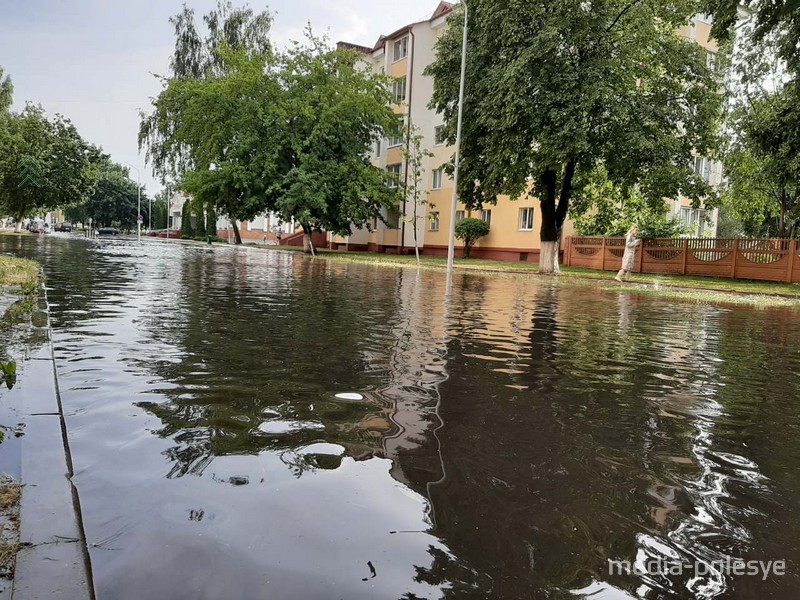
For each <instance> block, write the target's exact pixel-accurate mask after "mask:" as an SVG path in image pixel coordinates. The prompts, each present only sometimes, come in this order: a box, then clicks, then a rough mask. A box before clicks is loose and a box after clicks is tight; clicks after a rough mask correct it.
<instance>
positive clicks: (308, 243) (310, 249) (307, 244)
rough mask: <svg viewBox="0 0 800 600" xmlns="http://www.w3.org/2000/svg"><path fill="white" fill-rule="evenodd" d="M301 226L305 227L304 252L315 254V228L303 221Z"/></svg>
mask: <svg viewBox="0 0 800 600" xmlns="http://www.w3.org/2000/svg"><path fill="white" fill-rule="evenodd" d="M300 226H301V227H302V228H303V252H305V253H306V254H310V255H311V256H314V241H313V240H312V239H311V234H312V233H313V230H312V229H311V226H310V225H307V224H303V223H301V224H300Z"/></svg>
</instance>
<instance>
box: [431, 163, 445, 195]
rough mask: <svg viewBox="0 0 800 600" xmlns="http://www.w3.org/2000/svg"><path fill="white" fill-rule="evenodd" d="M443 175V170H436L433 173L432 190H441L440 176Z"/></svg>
mask: <svg viewBox="0 0 800 600" xmlns="http://www.w3.org/2000/svg"><path fill="white" fill-rule="evenodd" d="M443 173H444V169H441V168H440V169H436V170H435V171H434V172H433V186H432V188H433V189H434V190H440V189H442V174H443Z"/></svg>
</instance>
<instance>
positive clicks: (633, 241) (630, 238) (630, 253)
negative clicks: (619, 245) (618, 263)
mask: <svg viewBox="0 0 800 600" xmlns="http://www.w3.org/2000/svg"><path fill="white" fill-rule="evenodd" d="M637 233H639V228H638V227H636V225H634V226H633V227H631V228H630V229H629V230H628V233H626V234H625V254H623V255H622V268H621V269H620V270H619V273H617V276H616V277H614V279H616V280H617V281H619V282H620V283H622V278H623V276H624V277H625V280H626V281H627V280H629V279H630V278H631V271H633V260H634V258H636V247H637V246H638V245H639V244H641V243H642V241H641V240H640V239H638V238H637V237H636V234H637Z"/></svg>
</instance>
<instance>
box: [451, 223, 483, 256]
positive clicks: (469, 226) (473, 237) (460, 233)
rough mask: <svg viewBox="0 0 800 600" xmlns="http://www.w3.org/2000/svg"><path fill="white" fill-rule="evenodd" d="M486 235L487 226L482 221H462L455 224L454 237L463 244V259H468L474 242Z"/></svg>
mask: <svg viewBox="0 0 800 600" xmlns="http://www.w3.org/2000/svg"><path fill="white" fill-rule="evenodd" d="M487 235H489V224H488V223H487V222H486V221H484V220H483V219H474V218H469V219H462V220H461V221H459V222H458V223H456V237H457V238H458V239H460V240H462V241H463V242H464V258H469V255H470V252H472V247H473V246H474V245H475V242H477V241H478V240H479V239H481V238H482V237H484V236H487Z"/></svg>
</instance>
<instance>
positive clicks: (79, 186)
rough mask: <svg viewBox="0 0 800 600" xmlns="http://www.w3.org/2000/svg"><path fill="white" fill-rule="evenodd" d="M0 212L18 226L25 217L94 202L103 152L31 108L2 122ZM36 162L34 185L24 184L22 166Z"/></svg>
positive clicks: (59, 118) (59, 119) (65, 121)
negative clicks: (97, 168) (6, 214)
mask: <svg viewBox="0 0 800 600" xmlns="http://www.w3.org/2000/svg"><path fill="white" fill-rule="evenodd" d="M0 147H1V148H2V149H3V152H2V155H0V207H2V209H3V210H4V212H7V213H8V214H10V215H11V216H13V217H14V218H15V219H17V221H18V222H21V221H22V219H24V218H25V217H26V216H30V215H35V214H37V213H42V212H45V211H47V210H52V209H54V208H58V207H64V206H69V205H71V204H75V203H76V202H81V201H83V200H85V199H86V198H88V197H89V195H90V194H91V192H92V190H93V188H94V183H95V170H94V165H96V164H97V163H98V162H99V161H100V158H101V154H100V152H99V151H98V150H97V149H96V148H94V147H93V146H90V145H89V144H87V143H86V142H85V141H84V140H83V139H82V138H81V136H80V135H79V134H78V131H77V130H76V129H75V127H74V126H73V125H72V123H71V122H70V121H69V120H68V119H66V118H64V117H62V116H60V115H56V116H55V117H53V118H51V119H49V118H48V117H47V116H46V115H45V113H44V111H43V110H42V109H41V108H40V107H36V106H33V105H31V104H28V105H27V106H26V107H25V108H24V109H23V110H22V111H21V112H19V113H10V114H7V115H3V116H2V118H0ZM31 159H33V160H34V161H35V163H36V168H37V170H38V171H39V172H38V173H37V175H36V176H35V178H34V179H35V181H31V180H28V181H27V182H24V183H23V179H24V176H23V175H21V168H20V164H21V161H23V160H31Z"/></svg>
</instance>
